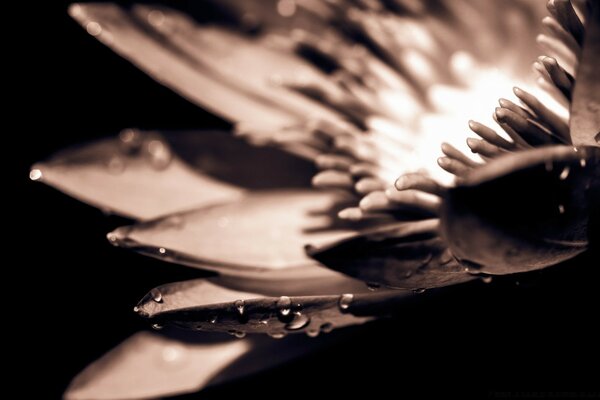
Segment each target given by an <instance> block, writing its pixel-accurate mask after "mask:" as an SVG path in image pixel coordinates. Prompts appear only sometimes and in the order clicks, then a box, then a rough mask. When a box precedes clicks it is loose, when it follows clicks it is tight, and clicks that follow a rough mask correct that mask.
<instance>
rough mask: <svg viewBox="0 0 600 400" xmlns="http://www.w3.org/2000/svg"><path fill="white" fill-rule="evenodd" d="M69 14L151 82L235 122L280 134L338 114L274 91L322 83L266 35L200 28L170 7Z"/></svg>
mask: <svg viewBox="0 0 600 400" xmlns="http://www.w3.org/2000/svg"><path fill="white" fill-rule="evenodd" d="M70 14H71V16H72V17H73V18H75V19H76V20H77V21H78V22H79V23H80V24H81V25H82V26H84V27H86V29H87V31H88V32H89V33H90V34H92V35H94V36H95V37H96V38H97V39H98V40H100V41H101V42H103V43H104V44H106V45H107V46H109V47H110V48H112V49H113V50H114V51H116V52H117V53H119V54H120V55H121V56H123V57H124V58H126V59H128V60H129V61H131V62H132V63H134V64H135V65H136V66H138V67H139V68H140V69H141V70H143V71H144V72H146V73H147V74H148V75H150V76H151V77H152V78H154V79H156V80H157V81H158V82H160V83H162V84H164V85H165V86H168V87H170V88H172V89H173V90H175V91H176V92H177V93H179V94H181V95H182V96H184V97H185V98H187V99H189V100H190V101H192V102H193V103H196V104H198V105H201V106H202V107H205V108H207V109H208V110H210V111H212V112H214V113H216V114H218V115H221V116H223V117H225V118H227V119H229V120H230V121H235V122H246V123H255V124H259V125H261V126H271V127H281V126H286V125H289V124H291V123H293V122H294V121H298V120H301V119H303V118H304V117H305V116H306V115H315V116H321V117H331V116H333V115H335V114H333V113H331V112H330V111H328V110H326V109H325V108H323V107H321V106H319V105H317V104H316V103H314V102H311V101H309V100H307V99H305V98H303V97H302V96H299V95H296V94H293V93H290V92H289V91H287V90H286V89H284V88H282V87H276V86H275V85H274V84H273V80H274V79H278V80H280V79H283V78H286V77H289V78H292V77H295V76H296V75H297V74H303V76H305V75H306V76H308V77H309V78H311V79H313V78H314V79H319V80H321V81H323V80H324V79H323V78H321V77H320V74H319V72H318V71H317V70H315V69H314V68H313V67H311V66H310V65H308V64H307V63H305V62H303V61H302V60H301V59H300V58H299V57H297V56H294V55H293V54H291V53H289V52H287V53H286V52H281V51H277V50H270V49H269V48H268V47H267V46H266V45H265V43H266V41H267V39H266V38H264V37H262V36H259V37H258V38H256V39H252V38H246V37H244V36H243V35H241V34H240V33H236V32H235V31H233V30H232V29H226V28H223V27H217V26H215V25H214V24H213V25H200V24H198V23H197V22H196V21H194V20H193V19H192V18H190V17H188V16H186V15H184V14H183V13H181V12H178V11H175V10H173V9H170V8H167V7H160V8H158V7H153V8H151V7H148V6H141V5H135V6H133V7H131V8H125V7H121V6H118V5H116V4H106V3H92V4H75V5H73V6H71V8H70ZM90 27H92V29H90ZM246 36H247V35H246ZM240 68H243V73H241V71H240Z"/></svg>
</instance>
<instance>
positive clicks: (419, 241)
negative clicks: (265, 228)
mask: <svg viewBox="0 0 600 400" xmlns="http://www.w3.org/2000/svg"><path fill="white" fill-rule="evenodd" d="M438 225H439V220H437V219H430V220H422V221H417V222H406V223H400V224H397V225H395V226H394V227H385V228H382V229H377V230H374V231H373V232H369V233H365V234H360V235H356V236H353V237H351V238H349V239H345V240H341V241H339V242H336V243H333V244H331V245H327V246H324V247H321V248H319V247H318V246H316V247H310V248H309V249H308V252H309V254H310V255H311V256H312V257H314V258H315V259H316V260H318V261H319V262H321V263H323V264H324V265H326V266H327V267H329V268H332V269H334V270H336V271H339V272H342V273H344V274H347V275H350V276H352V277H355V278H358V279H361V280H363V281H366V282H374V283H378V284H381V285H385V286H388V287H393V288H401V289H413V290H416V289H426V288H432V287H441V286H448V285H452V284H456V283H461V282H466V281H468V280H471V279H473V276H471V275H470V274H468V273H467V271H465V269H464V267H462V266H460V265H459V264H458V262H457V261H456V260H455V259H454V258H453V256H452V254H451V253H450V252H449V251H448V246H447V244H445V243H444V242H443V241H442V240H441V239H440V238H439V237H438V234H437V230H438Z"/></svg>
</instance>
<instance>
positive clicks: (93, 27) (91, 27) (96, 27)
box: [85, 21, 102, 36]
mask: <svg viewBox="0 0 600 400" xmlns="http://www.w3.org/2000/svg"><path fill="white" fill-rule="evenodd" d="M85 30H86V31H87V33H89V34H90V35H92V36H98V35H99V34H101V33H102V25H100V24H99V23H97V22H96V21H90V22H88V23H87V24H86V25H85Z"/></svg>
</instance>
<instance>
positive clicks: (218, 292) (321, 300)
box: [135, 279, 407, 337]
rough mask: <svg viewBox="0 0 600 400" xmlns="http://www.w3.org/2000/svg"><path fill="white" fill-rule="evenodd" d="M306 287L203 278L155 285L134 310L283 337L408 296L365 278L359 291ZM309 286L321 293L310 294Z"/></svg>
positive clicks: (389, 306)
mask: <svg viewBox="0 0 600 400" xmlns="http://www.w3.org/2000/svg"><path fill="white" fill-rule="evenodd" d="M340 288H341V287H340ZM273 289H274V288H272V287H271V288H268V289H267V291H268V292H273ZM305 289H306V293H302V291H301V288H299V289H298V292H299V293H302V295H299V296H295V295H293V293H291V292H288V291H286V289H285V288H284V287H282V288H280V289H279V291H278V292H276V293H278V294H279V295H278V296H277V297H275V296H272V295H271V296H264V295H262V294H259V293H250V292H240V291H237V290H232V289H229V288H226V287H224V286H221V285H220V284H216V283H215V281H209V280H201V279H199V280H193V281H187V282H176V283H171V284H167V285H162V286H160V287H158V288H155V289H152V290H151V291H150V292H149V293H148V294H147V295H146V296H144V298H143V299H142V300H141V301H140V302H139V303H138V305H137V306H136V308H135V311H137V312H138V313H139V314H140V315H141V316H142V317H145V318H148V319H149V320H150V321H151V322H152V323H153V324H154V326H164V325H175V326H178V327H182V328H187V329H192V330H198V331H210V332H228V333H230V334H232V335H235V336H238V337H240V336H242V337H243V336H245V335H246V334H247V333H266V334H269V335H270V336H273V337H281V336H285V335H287V334H288V333H302V332H304V333H306V334H308V335H309V336H316V335H318V334H319V332H320V331H321V330H322V329H325V330H327V331H329V330H331V329H334V328H339V327H344V326H349V325H355V324H361V323H363V322H366V321H368V320H369V319H372V318H373V317H377V316H379V317H381V316H384V315H388V314H390V313H391V311H393V308H394V305H397V304H398V303H399V302H400V301H402V300H403V299H404V298H405V297H406V296H407V293H406V292H399V291H395V290H394V291H390V290H382V291H380V292H377V293H373V292H370V291H368V289H367V287H366V286H365V285H364V284H363V285H361V286H360V287H358V291H356V292H350V293H345V294H342V293H344V292H337V291H336V288H335V287H331V288H322V289H323V292H321V293H319V291H318V290H315V288H310V287H305ZM310 292H316V293H317V294H316V295H306V294H308V293H310ZM328 292H330V293H332V294H328ZM288 294H289V295H292V296H291V297H289V296H288ZM323 327H325V328H323Z"/></svg>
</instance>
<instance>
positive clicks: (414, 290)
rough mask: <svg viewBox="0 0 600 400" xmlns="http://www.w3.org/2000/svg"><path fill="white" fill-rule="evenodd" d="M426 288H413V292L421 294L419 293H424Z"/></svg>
mask: <svg viewBox="0 0 600 400" xmlns="http://www.w3.org/2000/svg"><path fill="white" fill-rule="evenodd" d="M426 290H427V289H425V288H417V289H413V293H414V294H421V293H425V291H426Z"/></svg>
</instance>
